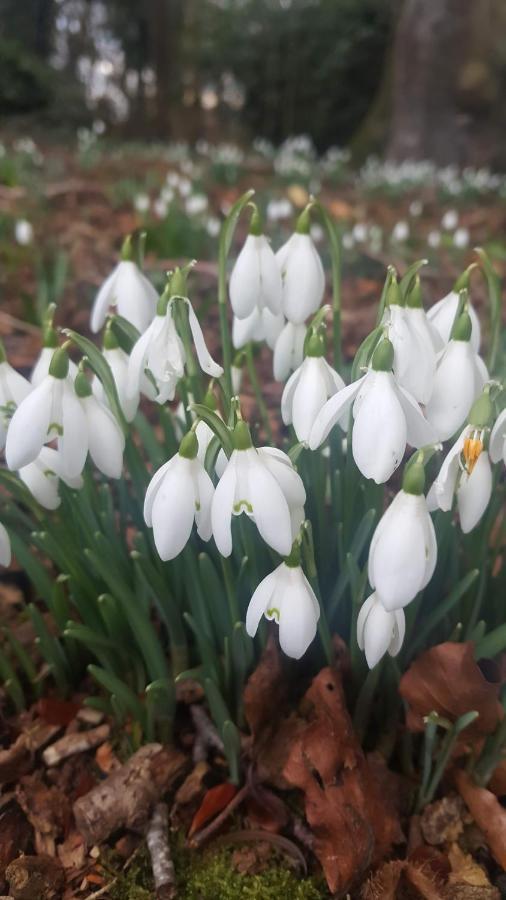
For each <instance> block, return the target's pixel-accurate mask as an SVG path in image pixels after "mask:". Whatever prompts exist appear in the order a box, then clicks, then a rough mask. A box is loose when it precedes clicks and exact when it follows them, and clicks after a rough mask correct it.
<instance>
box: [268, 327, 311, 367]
mask: <svg viewBox="0 0 506 900" xmlns="http://www.w3.org/2000/svg"><path fill="white" fill-rule="evenodd" d="M305 338H306V326H305V325H304V324H300V325H294V324H293V322H287V323H286V325H285V326H284V327H283V329H282V330H281V331H280V333H279V335H278V337H277V340H276V343H275V345H274V358H273V368H274V378H275V379H276V381H286V379H287V378H288V376H289V374H290V372H292V371H294V370H295V369H298V368H299V366H300V365H301V364H302V360H303V358H304V340H305Z"/></svg>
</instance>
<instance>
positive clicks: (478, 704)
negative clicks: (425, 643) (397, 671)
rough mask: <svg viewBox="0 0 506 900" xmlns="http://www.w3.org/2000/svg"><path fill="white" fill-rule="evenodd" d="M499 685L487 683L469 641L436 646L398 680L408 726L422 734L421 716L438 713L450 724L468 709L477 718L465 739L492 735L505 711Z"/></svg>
mask: <svg viewBox="0 0 506 900" xmlns="http://www.w3.org/2000/svg"><path fill="white" fill-rule="evenodd" d="M499 688H500V684H499V682H492V681H488V680H487V679H486V678H485V676H484V675H483V673H482V671H481V669H480V667H479V666H478V665H477V663H476V660H475V659H474V645H473V644H472V642H471V641H468V642H467V643H464V644H456V643H452V642H450V641H447V642H446V643H444V644H438V645H437V646H436V647H432V648H431V649H430V650H427V651H426V652H425V653H422V655H421V656H419V657H418V659H416V660H415V662H414V663H412V665H411V666H410V667H409V669H408V671H407V672H405V674H404V675H403V676H402V678H401V681H400V687H399V690H400V693H401V696H402V697H403V698H404V700H406V701H407V703H408V704H409V710H408V714H407V726H408V728H409V729H410V730H411V731H423V729H424V721H423V719H424V716H428V715H429V713H431V712H433V711H434V712H437V713H438V714H439V715H441V716H445V717H446V718H448V719H451V720H452V721H455V720H456V719H458V717H459V716H461V715H463V714H464V713H467V712H469V711H470V710H476V711H477V712H478V713H479V717H478V718H477V719H476V720H475V721H474V722H473V724H472V725H470V726H469V728H468V729H466V731H465V734H466V735H467V736H471V735H474V736H475V737H476V736H479V735H483V734H490V733H491V732H493V731H494V730H495V728H496V726H497V724H498V722H499V721H500V720H501V719H502V717H503V715H504V712H503V709H502V706H501V704H500V703H499V700H498V696H499Z"/></svg>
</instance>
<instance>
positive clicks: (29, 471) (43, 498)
mask: <svg viewBox="0 0 506 900" xmlns="http://www.w3.org/2000/svg"><path fill="white" fill-rule="evenodd" d="M41 456H42V453H41ZM18 474H19V477H20V478H21V481H22V482H23V483H24V484H25V485H26V487H27V488H28V490H29V491H30V493H31V494H32V495H33V496H34V497H35V499H36V500H37V502H38V503H40V505H41V506H43V507H44V508H45V509H57V508H58V506H59V505H60V503H61V500H60V496H59V494H58V475H57V474H56V472H55V471H54V469H53V470H52V469H51V467H50V466H46V465H44V463H41V461H40V456H39V457H38V458H37V459H36V460H35V462H33V463H30V464H29V465H28V466H23V468H22V469H20V470H19V473H18Z"/></svg>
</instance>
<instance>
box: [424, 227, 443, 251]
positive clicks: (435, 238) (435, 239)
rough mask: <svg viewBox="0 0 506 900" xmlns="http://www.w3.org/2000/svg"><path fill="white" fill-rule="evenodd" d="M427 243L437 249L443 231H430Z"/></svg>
mask: <svg viewBox="0 0 506 900" xmlns="http://www.w3.org/2000/svg"><path fill="white" fill-rule="evenodd" d="M427 243H428V245H429V247H432V249H433V250H436V249H437V248H438V247H439V246H440V245H441V232H439V231H429V233H428V235H427Z"/></svg>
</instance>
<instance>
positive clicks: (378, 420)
mask: <svg viewBox="0 0 506 900" xmlns="http://www.w3.org/2000/svg"><path fill="white" fill-rule="evenodd" d="M381 376H385V377H381ZM336 396H339V394H337V395H336ZM352 449H353V458H354V460H355V462H356V464H357V466H358V468H359V469H360V471H361V472H362V474H363V475H365V477H366V478H373V479H374V481H376V483H377V484H382V483H383V482H385V481H388V479H389V478H390V476H391V475H392V474H393V472H395V470H396V468H397V467H398V465H399V463H400V461H401V459H402V457H403V455H404V450H405V449H406V419H405V417H404V413H403V411H402V407H401V405H400V402H399V400H398V397H397V394H396V391H395V388H394V382H393V377H392V375H390V374H389V373H387V372H377V373H376V379H375V382H374V385H373V387H372V388H371V390H370V391H368V393H367V396H366V397H365V398H364V400H363V401H362V403H361V405H360V408H359V410H358V413H357V415H356V418H355V422H354V424H353V435H352Z"/></svg>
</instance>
